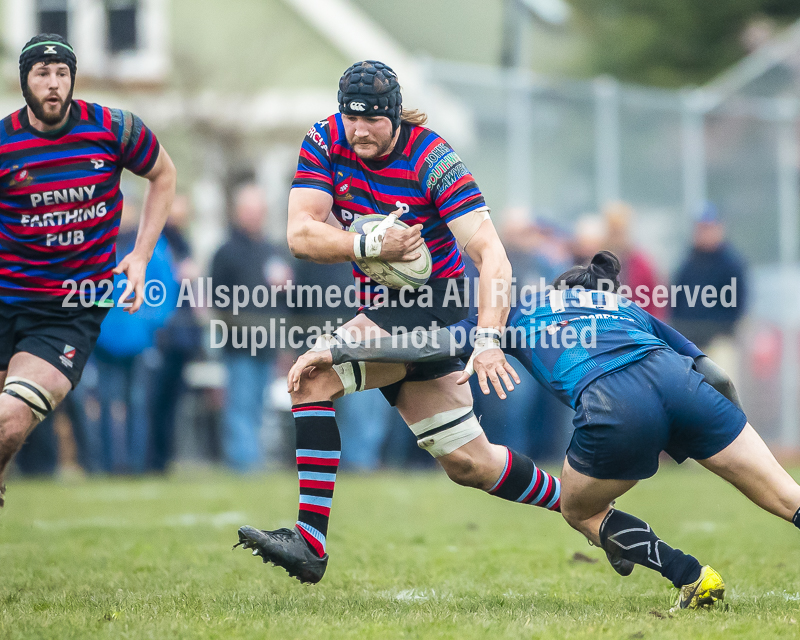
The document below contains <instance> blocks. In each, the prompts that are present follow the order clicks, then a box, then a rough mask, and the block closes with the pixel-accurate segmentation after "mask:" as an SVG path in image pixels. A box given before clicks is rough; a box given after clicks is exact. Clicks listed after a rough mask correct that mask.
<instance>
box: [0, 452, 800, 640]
mask: <svg viewBox="0 0 800 640" xmlns="http://www.w3.org/2000/svg"><path fill="white" fill-rule="evenodd" d="M296 492H297V489H296V483H295V479H294V474H290V473H286V474H277V475H271V476H266V477H256V478H236V477H231V476H227V475H222V474H213V475H181V476H178V477H175V478H172V479H170V480H156V479H144V480H130V479H123V480H116V479H97V480H90V481H86V482H81V483H76V484H63V483H54V482H29V481H22V480H20V479H18V478H15V479H13V480H12V482H10V483H9V493H8V504H7V507H6V509H5V510H4V511H3V512H1V513H0V638H2V639H4V640H16V639H19V638H36V639H37V640H40V639H46V638H80V639H84V638H156V639H159V640H161V639H172V638H224V639H226V640H227V639H230V638H247V639H248V640H253V639H256V638H308V639H312V640H323V639H327V638H359V639H361V638H367V639H372V638H458V639H459V640H461V639H470V638H493V639H494V638H592V639H597V638H681V639H682V640H684V639H686V638H701V637H702V638H731V637H758V638H762V639H766V638H781V637H785V638H797V637H798V635H800V625H799V624H798V622H799V621H800V532H798V531H797V530H796V529H795V528H794V527H792V526H791V525H790V524H788V523H785V522H781V521H779V520H777V519H776V518H773V517H771V516H768V515H767V514H764V513H761V512H759V511H758V510H757V509H756V508H755V507H753V506H751V505H750V504H749V503H748V502H747V501H746V500H745V499H744V498H742V497H741V496H739V495H738V494H737V493H736V492H735V491H734V490H733V489H732V488H730V487H728V486H726V485H725V484H724V483H722V482H721V481H719V480H717V479H716V478H714V477H712V476H711V475H710V474H708V473H707V472H705V471H702V470H700V469H699V468H697V467H693V468H688V469H675V468H666V469H664V470H663V471H662V472H661V473H659V475H658V476H657V477H656V478H655V479H653V480H650V481H647V482H644V483H643V484H642V485H640V486H639V487H636V488H635V489H634V490H633V491H632V492H631V493H630V494H628V495H627V496H625V497H623V498H622V499H621V500H620V501H619V503H618V506H619V507H621V508H623V509H625V510H627V511H631V512H633V513H635V514H637V515H639V516H641V517H643V518H645V519H646V520H648V521H649V522H650V523H651V524H652V525H653V528H654V529H655V530H656V531H657V532H658V533H659V535H661V536H662V537H663V538H665V539H666V540H667V541H668V542H670V543H672V544H673V545H675V546H678V547H680V548H682V549H684V550H686V551H688V552H691V553H694V554H695V555H697V556H698V558H699V559H700V560H701V562H704V563H709V564H711V565H713V566H714V567H715V568H716V569H717V570H718V571H719V572H720V573H721V574H722V575H723V577H724V578H725V580H726V582H727V585H728V591H727V596H726V600H725V605H724V606H723V607H721V608H719V609H718V610H715V611H700V612H682V613H681V614H680V615H676V616H671V615H669V614H668V609H669V607H670V605H671V604H672V603H673V600H674V598H675V595H676V592H675V590H674V589H672V588H671V587H670V586H669V584H668V583H667V582H666V580H664V579H663V578H661V577H660V576H658V575H657V574H655V573H653V572H652V571H648V570H646V569H644V568H642V567H638V568H637V569H636V570H635V571H634V573H633V575H632V576H631V577H629V578H626V579H622V578H619V577H618V576H617V575H616V574H615V573H613V571H612V570H611V569H610V567H608V566H607V565H606V563H605V561H604V559H603V555H602V554H601V552H599V551H598V550H597V549H594V548H590V547H588V546H587V544H586V541H585V540H584V539H583V538H582V537H581V536H579V535H578V534H577V533H575V532H573V531H571V530H570V529H569V528H568V527H567V526H566V524H565V523H564V522H563V521H562V520H561V518H560V516H558V515H557V514H552V513H547V512H544V511H542V510H540V509H536V508H533V507H525V506H521V505H513V504H509V503H506V502H503V501H501V500H498V499H496V498H491V497H489V496H486V495H484V494H481V493H479V492H477V491H474V490H469V489H464V488H461V487H457V486H455V485H454V484H452V483H450V482H449V481H448V480H447V479H446V478H445V477H444V476H443V475H442V474H440V473H433V474H415V475H388V474H387V475H384V474H381V475H375V476H354V475H347V474H340V479H339V482H338V483H337V487H336V498H335V500H334V513H333V521H332V531H331V533H330V536H329V540H328V549H329V551H330V553H331V557H332V559H331V562H330V565H329V567H328V573H327V575H326V576H325V579H324V580H323V581H322V583H320V584H319V585H317V586H306V585H301V584H300V583H298V582H296V581H295V580H293V579H290V578H289V577H288V576H287V575H286V574H285V573H284V572H283V571H282V570H280V569H277V568H275V567H272V566H271V565H263V564H261V562H260V559H257V558H253V557H251V556H250V555H249V553H248V552H243V551H241V550H240V549H237V550H236V551H235V552H232V551H231V545H232V543H233V542H235V541H236V529H237V527H238V526H239V525H241V524H245V523H249V524H252V525H257V526H261V527H266V526H269V527H270V528H272V527H277V526H291V524H292V522H293V518H294V515H295V509H296ZM576 552H577V553H582V554H585V555H587V556H589V557H590V558H592V559H597V560H598V562H596V563H588V562H580V561H574V560H573V556H574V554H575V553H576Z"/></svg>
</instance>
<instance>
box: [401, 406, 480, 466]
mask: <svg viewBox="0 0 800 640" xmlns="http://www.w3.org/2000/svg"><path fill="white" fill-rule="evenodd" d="M409 428H410V429H411V431H413V432H414V435H415V436H417V445H418V446H419V447H420V449H425V451H427V452H428V453H430V454H431V455H432V456H433V457H434V458H441V457H442V456H446V455H447V454H449V453H453V451H455V450H456V449H458V448H459V447H462V446H464V445H465V444H467V443H468V442H471V441H472V440H474V439H475V438H477V437H478V436H479V435H481V434H482V433H483V429H482V428H481V425H480V422H478V419H477V418H476V417H475V413H474V412H473V411H472V407H459V408H458V409H450V410H449V411H443V412H442V413H437V414H436V415H435V416H431V417H430V418H425V419H424V420H420V421H419V422H415V423H414V424H411V425H409Z"/></svg>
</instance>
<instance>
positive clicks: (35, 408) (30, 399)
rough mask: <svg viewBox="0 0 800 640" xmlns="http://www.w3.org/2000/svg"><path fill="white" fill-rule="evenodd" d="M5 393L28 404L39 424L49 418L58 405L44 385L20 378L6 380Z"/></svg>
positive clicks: (12, 377)
mask: <svg viewBox="0 0 800 640" xmlns="http://www.w3.org/2000/svg"><path fill="white" fill-rule="evenodd" d="M3 393H7V394H8V395H10V396H12V397H14V398H17V399H18V400H22V402H24V403H25V404H27V405H28V407H30V410H31V412H32V413H33V416H34V417H35V418H36V419H37V420H38V421H39V422H41V421H42V420H44V419H45V418H46V417H47V415H48V414H49V413H50V412H51V411H52V410H53V407H54V406H55V404H56V403H55V400H53V396H52V395H50V392H49V391H48V390H47V389H45V388H44V387H43V386H42V385H40V384H38V383H37V382H34V381H33V380H28V379H26V378H20V377H18V376H11V377H10V378H6V381H5V384H4V385H3Z"/></svg>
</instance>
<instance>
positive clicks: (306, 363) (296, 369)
mask: <svg viewBox="0 0 800 640" xmlns="http://www.w3.org/2000/svg"><path fill="white" fill-rule="evenodd" d="M332 366H333V356H332V355H331V350H330V349H325V350H323V351H313V350H312V351H306V352H305V353H304V354H303V355H301V356H300V357H299V358H298V359H297V362H295V363H294V364H293V365H292V368H291V369H289V375H288V376H287V379H286V387H287V389H288V391H289V393H294V392H296V391H299V390H300V378H302V377H303V372H304V371H306V370H307V369H311V368H315V369H328V368H330V367H332Z"/></svg>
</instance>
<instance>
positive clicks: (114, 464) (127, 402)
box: [78, 202, 178, 473]
mask: <svg viewBox="0 0 800 640" xmlns="http://www.w3.org/2000/svg"><path fill="white" fill-rule="evenodd" d="M138 217H139V216H138V210H137V209H136V207H135V206H134V205H133V204H132V203H131V204H129V203H128V202H126V204H125V206H124V207H123V211H122V222H121V224H120V232H119V236H118V237H117V252H118V253H119V254H120V255H125V254H126V253H127V252H129V251H130V250H131V249H132V248H133V245H134V243H135V240H136V233H137V227H138ZM173 269H174V265H173V262H172V257H171V256H170V251H169V247H168V245H167V241H166V240H165V239H164V238H161V239H160V240H159V241H158V243H157V244H156V247H155V250H154V252H153V257H152V258H151V260H150V263H149V264H148V266H147V274H146V281H147V282H152V281H158V282H160V283H162V284H163V286H164V288H163V290H162V294H161V295H165V296H166V300H165V301H164V302H163V303H161V304H151V303H148V301H147V300H148V294H147V293H146V294H145V303H144V304H142V306H141V308H140V309H139V311H137V312H136V313H135V314H130V313H127V312H126V311H125V309H124V308H123V307H122V306H120V303H119V301H118V302H117V304H116V305H115V306H114V307H113V308H112V309H110V310H109V312H108V315H107V316H106V319H105V320H104V321H103V327H102V330H101V332H100V337H99V338H98V340H97V345H96V346H95V350H94V355H93V361H94V362H95V365H96V367H97V376H96V381H95V382H96V385H95V386H94V387H93V390H94V393H95V394H96V397H97V398H98V400H99V415H97V414H95V413H93V412H92V411H91V409H88V410H87V412H86V421H87V429H90V428H92V427H91V425H90V424H89V423H92V422H94V423H95V424H96V425H98V427H97V428H99V432H100V440H101V442H102V450H101V458H102V459H101V464H100V465H99V466H100V468H102V469H103V470H104V471H107V472H112V473H142V472H143V471H145V469H146V462H147V450H148V443H149V439H150V433H149V432H150V420H149V415H148V414H149V411H148V402H149V396H150V393H151V386H150V385H151V384H152V380H153V377H152V370H153V368H154V364H155V362H154V360H153V356H154V355H155V353H154V352H153V351H150V349H151V347H153V345H154V343H155V334H156V331H157V330H158V329H159V328H160V327H162V326H163V325H164V324H165V323H166V322H167V320H168V319H169V317H170V315H171V314H172V313H174V311H175V305H176V302H177V297H178V286H177V283H176V282H175V278H174V275H173ZM122 280H123V276H116V277H115V278H114V294H115V299H118V297H119V296H120V295H121V291H122V287H120V286H118V285H120V283H121V281H122ZM146 288H147V286H146ZM85 375H86V372H84V376H85ZM90 377H91V374H90ZM88 382H91V380H89V381H88ZM82 386H83V385H81V386H80V387H78V388H81V387H82ZM90 388H92V387H91V386H90V385H89V384H87V385H86V389H87V391H88V390H89V389H90Z"/></svg>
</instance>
